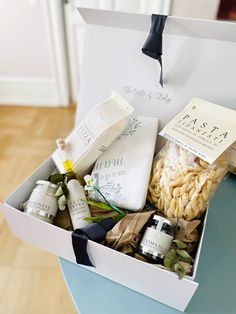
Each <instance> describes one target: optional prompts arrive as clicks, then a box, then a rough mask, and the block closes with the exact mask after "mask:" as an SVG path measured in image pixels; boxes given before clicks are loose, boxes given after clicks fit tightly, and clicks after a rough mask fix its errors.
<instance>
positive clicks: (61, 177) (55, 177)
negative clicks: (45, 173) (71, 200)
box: [48, 173, 65, 184]
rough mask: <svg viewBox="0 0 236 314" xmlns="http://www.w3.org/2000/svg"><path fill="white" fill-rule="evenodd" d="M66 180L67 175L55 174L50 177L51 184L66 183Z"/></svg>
mask: <svg viewBox="0 0 236 314" xmlns="http://www.w3.org/2000/svg"><path fill="white" fill-rule="evenodd" d="M64 178H65V175H64V174H61V173H55V174H52V175H51V176H50V177H49V179H48V180H49V181H50V182H51V183H54V184H57V183H59V182H63V181H64Z"/></svg>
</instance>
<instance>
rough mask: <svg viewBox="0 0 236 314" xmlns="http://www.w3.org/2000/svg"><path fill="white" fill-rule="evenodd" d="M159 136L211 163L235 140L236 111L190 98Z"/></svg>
mask: <svg viewBox="0 0 236 314" xmlns="http://www.w3.org/2000/svg"><path fill="white" fill-rule="evenodd" d="M160 135H162V136H163V137H165V138H167V139H168V140H170V141H172V142H174V143H176V144H178V145H180V146H181V147H183V148H184V149H186V150H187V151H190V152H192V153H193V154H194V155H196V156H198V157H200V158H202V159H203V160H205V161H207V162H208V163H210V164H212V163H213V162H214V161H215V160H216V159H217V158H218V157H219V156H220V155H221V154H222V153H223V152H224V151H225V150H226V149H227V148H229V147H230V145H231V144H232V143H234V141H235V140H236V111H234V110H231V109H228V108H225V107H222V106H219V105H215V104H213V103H211V102H208V101H205V100H202V99H198V98H193V99H192V100H191V101H190V103H189V104H188V105H187V106H186V107H185V108H184V110H183V111H181V112H180V113H179V114H178V115H177V116H175V118H174V119H172V120H171V121H170V122H169V123H168V124H167V125H166V126H165V127H164V128H163V130H162V131H161V132H160Z"/></svg>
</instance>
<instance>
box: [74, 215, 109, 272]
mask: <svg viewBox="0 0 236 314" xmlns="http://www.w3.org/2000/svg"><path fill="white" fill-rule="evenodd" d="M114 225H115V222H114V221H113V219H111V218H107V219H104V220H102V221H101V222H99V223H97V222H96V223H92V224H90V225H88V226H86V227H84V228H80V229H76V230H75V231H73V233H72V246H73V249H74V253H75V257H76V262H77V264H81V265H86V266H92V267H94V265H93V263H92V262H91V260H90V258H89V255H88V251H87V243H88V240H92V241H94V242H101V241H102V240H104V239H105V237H106V234H107V231H109V230H111V229H112V228H113V227H114Z"/></svg>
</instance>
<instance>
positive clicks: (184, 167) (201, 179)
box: [148, 141, 229, 221]
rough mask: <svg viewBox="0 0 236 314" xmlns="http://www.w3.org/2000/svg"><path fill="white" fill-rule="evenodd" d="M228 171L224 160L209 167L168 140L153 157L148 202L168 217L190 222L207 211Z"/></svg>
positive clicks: (220, 159)
mask: <svg viewBox="0 0 236 314" xmlns="http://www.w3.org/2000/svg"><path fill="white" fill-rule="evenodd" d="M228 170H229V165H228V163H227V162H226V161H225V160H224V159H223V158H222V157H220V158H218V159H217V160H216V161H215V162H214V163H213V164H208V163H207V162H205V161H203V160H202V159H200V158H199V157H197V156H195V155H194V154H192V153H191V152H188V151H186V150H185V149H183V148H181V147H180V146H178V145H176V144H175V143H172V142H170V141H168V142H167V143H166V144H165V146H164V147H163V148H162V149H161V151H160V152H159V153H158V154H157V156H156V157H155V158H154V162H153V168H152V173H151V180H150V184H149V191H148V199H149V201H150V202H151V203H152V204H153V205H155V207H157V208H158V209H159V210H161V211H162V212H163V213H164V214H165V216H166V217H168V218H183V219H185V220H187V221H191V220H193V219H196V218H199V217H201V215H202V214H203V213H204V212H205V210H206V209H207V206H208V203H209V200H210V198H211V197H212V195H213V193H214V192H215V190H216V188H217V187H218V186H219V184H220V182H221V181H222V179H223V178H224V176H225V175H226V173H227V172H228Z"/></svg>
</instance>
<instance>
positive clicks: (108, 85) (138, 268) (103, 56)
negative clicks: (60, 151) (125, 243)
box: [1, 9, 236, 311]
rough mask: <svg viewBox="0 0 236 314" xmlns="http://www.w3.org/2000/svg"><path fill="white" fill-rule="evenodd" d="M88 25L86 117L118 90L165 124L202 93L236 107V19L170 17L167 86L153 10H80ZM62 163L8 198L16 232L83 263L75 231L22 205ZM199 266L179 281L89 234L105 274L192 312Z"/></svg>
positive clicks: (45, 167) (82, 109) (47, 165)
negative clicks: (156, 53)
mask: <svg viewBox="0 0 236 314" xmlns="http://www.w3.org/2000/svg"><path fill="white" fill-rule="evenodd" d="M80 12H81V14H82V16H83V17H84V19H85V21H86V23H87V24H88V25H87V34H86V41H85V51H84V64H83V73H82V84H81V92H80V99H79V103H80V105H79V111H78V113H77V117H76V121H77V122H79V121H81V120H82V118H83V117H84V115H85V113H86V112H87V111H88V110H89V108H90V107H91V106H93V105H94V104H96V103H98V102H100V101H102V100H103V99H105V98H106V97H108V95H109V94H110V92H111V90H113V89H115V90H117V91H118V92H119V93H120V94H121V95H123V96H124V98H125V99H127V100H128V101H129V102H130V103H131V105H132V106H133V107H134V108H135V110H136V113H137V114H139V115H145V116H155V117H158V118H159V121H160V129H161V128H162V127H163V125H165V124H166V123H167V122H168V121H169V120H170V119H171V118H172V117H173V116H174V115H175V114H176V113H178V112H179V111H180V110H181V109H182V108H183V107H184V106H185V105H186V104H187V103H188V102H189V100H190V99H191V98H192V97H194V96H196V97H200V98H203V99H206V100H209V101H212V102H215V103H218V104H220V105H223V106H228V107H231V108H236V107H235V100H236V91H235V80H236V72H235V68H236V58H235V55H236V36H235V34H236V24H234V23H226V22H217V21H202V20H193V19H183V18H175V17H168V18H167V22H166V26H165V30H164V34H163V64H164V87H163V88H161V87H160V85H159V83H158V81H159V74H160V67H159V63H158V62H157V61H156V60H154V59H151V58H149V57H147V56H146V55H144V54H142V52H141V48H142V46H143V44H144V42H145V39H146V37H147V35H148V33H149V29H150V21H151V18H150V16H147V15H136V14H127V13H117V12H107V11H97V10H91V9H80ZM53 170H54V164H53V161H52V158H49V159H48V160H46V161H45V162H44V163H43V164H42V165H41V166H40V167H39V168H38V169H37V170H36V171H35V172H34V173H33V174H32V175H31V176H30V177H29V178H28V179H27V180H26V181H25V182H24V183H23V184H21V185H20V186H19V187H18V188H17V189H16V190H15V191H14V192H13V193H12V194H11V195H10V196H9V197H8V198H7V199H6V200H5V203H4V204H1V209H2V210H3V213H4V215H5V217H6V219H7V221H8V224H9V226H10V228H11V230H12V232H13V234H14V235H15V236H17V237H19V238H20V239H22V240H25V241H27V242H30V243H32V244H35V245H37V246H39V247H41V248H43V249H45V250H47V251H50V252H52V253H54V254H56V255H59V256H61V257H63V258H65V259H67V260H69V261H72V262H74V263H75V256H74V252H73V248H72V241H71V233H70V232H68V231H66V230H63V229H60V228H58V227H56V226H53V225H50V224H48V223H46V222H43V221H40V220H38V219H36V218H33V217H30V216H28V215H26V214H25V213H22V212H21V211H19V210H18V208H19V205H20V203H23V202H24V201H26V200H27V199H28V198H29V196H30V194H31V192H32V189H33V188H34V186H35V182H36V181H37V180H39V179H41V180H42V179H47V178H48V175H49V174H50V173H51V172H52V171H53ZM205 222H206V218H205V221H204V227H203V232H202V236H201V240H200V243H199V247H198V251H197V255H196V259H195V264H194V272H193V275H192V276H191V277H187V278H184V279H183V280H179V279H178V277H177V275H176V274H174V273H171V272H169V271H166V270H163V269H160V268H157V267H155V266H154V265H151V264H148V263H144V262H142V261H139V260H136V259H134V258H132V257H129V256H126V255H124V254H122V253H119V252H117V251H115V250H112V249H110V248H107V247H105V246H102V245H100V244H98V243H95V242H92V241H88V253H89V255H90V258H91V260H92V261H93V263H94V265H95V266H96V267H95V268H92V267H86V266H84V267H86V268H88V269H90V270H91V271H93V272H96V273H98V274H100V275H102V276H104V277H107V278H109V279H111V280H113V281H116V282H118V283H120V284H122V285H124V286H126V287H129V288H131V289H133V290H135V291H138V292H140V293H142V294H144V295H146V296H149V297H151V298H153V299H155V300H157V301H160V302H162V303H164V304H167V305H169V306H171V307H174V308H176V309H178V310H181V311H184V310H185V308H186V306H187V304H188V303H189V301H190V300H191V298H192V297H193V295H194V292H195V291H196V289H197V287H198V284H197V283H196V282H195V281H194V278H195V275H196V272H197V266H198V260H199V256H200V251H201V245H202V241H203V237H204V228H205Z"/></svg>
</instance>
